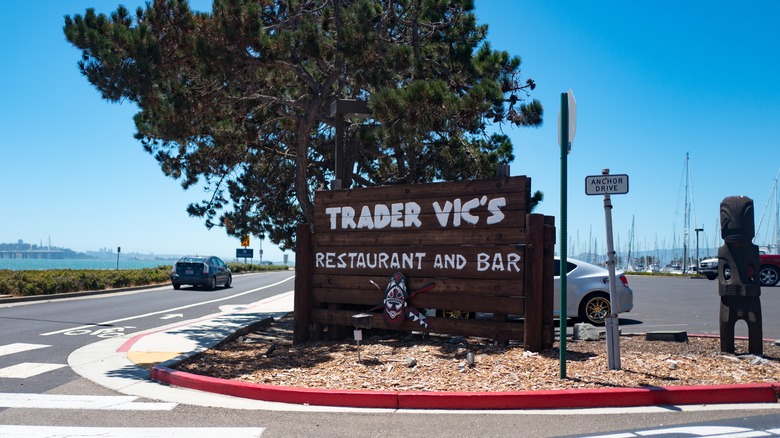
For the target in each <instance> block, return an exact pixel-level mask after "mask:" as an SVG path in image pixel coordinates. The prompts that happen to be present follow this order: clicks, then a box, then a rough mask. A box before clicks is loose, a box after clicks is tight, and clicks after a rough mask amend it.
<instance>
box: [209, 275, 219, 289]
mask: <svg viewBox="0 0 780 438" xmlns="http://www.w3.org/2000/svg"><path fill="white" fill-rule="evenodd" d="M216 289H217V277H211V278H210V279H209V290H216Z"/></svg>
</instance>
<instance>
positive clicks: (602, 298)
mask: <svg viewBox="0 0 780 438" xmlns="http://www.w3.org/2000/svg"><path fill="white" fill-rule="evenodd" d="M611 312H612V309H611V307H610V305H609V295H607V294H603V293H597V294H592V295H588V296H587V297H585V299H584V300H583V301H582V303H581V304H580V318H581V319H583V320H584V321H585V322H588V323H590V324H593V325H604V320H606V319H607V317H609V315H610V313H611Z"/></svg>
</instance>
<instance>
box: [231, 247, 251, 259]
mask: <svg viewBox="0 0 780 438" xmlns="http://www.w3.org/2000/svg"><path fill="white" fill-rule="evenodd" d="M254 256H255V250H254V249H252V248H236V258H237V259H251V258H254Z"/></svg>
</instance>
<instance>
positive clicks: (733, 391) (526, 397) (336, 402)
mask: <svg viewBox="0 0 780 438" xmlns="http://www.w3.org/2000/svg"><path fill="white" fill-rule="evenodd" d="M151 378H152V379H153V380H156V381H158V382H161V383H166V384H169V385H174V386H179V387H183V388H189V389H195V390H199V391H207V392H213V393H217V394H223V395H230V396H234V397H242V398H248V399H253V400H264V401H273V402H282V403H295V404H308V405H318V406H338V407H354V408H387V409H453V410H454V409H464V410H473V409H485V410H502V409H566V408H607V407H635V406H658V405H690V404H733V403H777V402H778V396H779V395H780V383H756V384H744V385H716V386H704V387H700V386H678V387H652V388H609V389H578V390H547V391H517V392H396V391H358V390H327V389H312V388H294V387H285V386H275V385H264V384H258V383H247V382H237V381H234V380H225V379H218V378H214V377H207V376H200V375H196V374H191V373H186V372H183V371H178V370H174V369H171V368H168V367H165V366H161V365H157V366H155V367H154V368H152V371H151Z"/></svg>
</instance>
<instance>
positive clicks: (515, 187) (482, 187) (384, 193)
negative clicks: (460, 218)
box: [314, 176, 530, 205]
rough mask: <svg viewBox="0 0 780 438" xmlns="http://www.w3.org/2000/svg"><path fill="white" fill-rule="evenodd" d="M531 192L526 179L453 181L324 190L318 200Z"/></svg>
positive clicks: (324, 202) (333, 202)
mask: <svg viewBox="0 0 780 438" xmlns="http://www.w3.org/2000/svg"><path fill="white" fill-rule="evenodd" d="M526 192H529V193H530V181H529V178H528V177H526V176H513V177H505V178H490V179H481V180H464V181H451V182H441V183H429V184H401V185H393V186H380V187H365V188H354V189H344V190H322V191H318V192H316V194H315V197H314V201H315V202H316V203H318V204H322V205H336V204H345V203H351V202H357V203H359V202H392V201H398V200H404V199H425V198H439V197H441V196H451V195H452V196H463V197H465V196H481V195H485V194H488V193H490V194H506V193H526Z"/></svg>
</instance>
